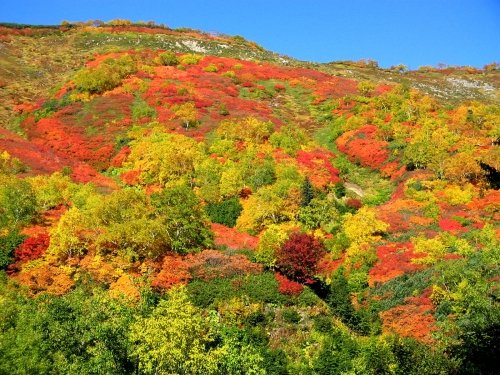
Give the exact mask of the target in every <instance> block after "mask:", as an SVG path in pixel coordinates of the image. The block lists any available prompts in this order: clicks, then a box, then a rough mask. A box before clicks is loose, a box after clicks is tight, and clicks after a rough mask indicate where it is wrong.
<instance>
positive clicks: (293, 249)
mask: <svg viewBox="0 0 500 375" xmlns="http://www.w3.org/2000/svg"><path fill="white" fill-rule="evenodd" d="M325 252H326V250H325V247H324V246H323V244H322V243H321V242H320V241H319V240H317V239H316V238H315V237H313V236H311V235H309V234H305V233H299V232H295V233H292V234H291V235H290V237H289V239H288V240H287V241H286V242H285V243H284V244H283V245H282V246H281V247H280V248H279V249H278V251H277V252H276V258H277V262H276V265H277V268H278V269H279V270H280V271H281V272H282V273H283V274H284V275H285V276H287V277H289V278H291V279H293V280H296V281H299V282H304V283H311V282H312V277H313V276H314V275H315V274H316V270H317V265H318V262H319V260H320V259H321V257H322V256H323V255H324V254H325Z"/></svg>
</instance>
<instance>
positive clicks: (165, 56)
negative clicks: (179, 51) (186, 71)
mask: <svg viewBox="0 0 500 375" xmlns="http://www.w3.org/2000/svg"><path fill="white" fill-rule="evenodd" d="M158 62H159V63H160V64H161V65H167V66H176V65H177V64H179V59H178V58H177V55H176V54H175V53H173V52H171V51H167V52H163V53H160V54H159V55H158Z"/></svg>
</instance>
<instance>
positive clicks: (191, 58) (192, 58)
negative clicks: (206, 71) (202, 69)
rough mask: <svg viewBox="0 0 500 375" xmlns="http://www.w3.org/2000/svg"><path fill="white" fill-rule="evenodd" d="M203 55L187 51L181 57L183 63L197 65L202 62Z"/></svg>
mask: <svg viewBox="0 0 500 375" xmlns="http://www.w3.org/2000/svg"><path fill="white" fill-rule="evenodd" d="M202 58H203V56H200V55H195V54H193V53H187V54H185V55H182V56H181V57H180V58H179V61H180V63H181V64H182V65H196V64H198V63H199V62H200V60H201V59H202Z"/></svg>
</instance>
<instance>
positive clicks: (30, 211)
mask: <svg viewBox="0 0 500 375" xmlns="http://www.w3.org/2000/svg"><path fill="white" fill-rule="evenodd" d="M36 215H37V202H36V195H35V192H34V191H33V188H32V187H31V185H30V184H29V183H28V182H27V181H26V180H23V179H20V178H18V177H16V176H5V175H0V229H1V228H16V227H18V226H20V225H22V224H27V223H30V222H31V221H32V220H33V219H35V217H36Z"/></svg>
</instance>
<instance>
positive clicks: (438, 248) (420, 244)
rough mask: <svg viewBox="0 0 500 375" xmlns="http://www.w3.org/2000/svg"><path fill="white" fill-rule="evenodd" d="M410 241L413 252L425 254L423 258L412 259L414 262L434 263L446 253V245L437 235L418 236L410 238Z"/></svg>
mask: <svg viewBox="0 0 500 375" xmlns="http://www.w3.org/2000/svg"><path fill="white" fill-rule="evenodd" d="M411 242H412V243H413V245H414V246H415V250H414V251H415V253H423V254H426V256H425V257H423V258H418V259H413V263H415V264H434V263H435V262H436V261H437V260H438V259H439V258H441V257H442V256H443V255H444V254H446V250H447V247H446V245H445V244H444V243H443V242H442V241H441V239H440V238H439V237H434V238H425V237H422V236H420V237H416V238H412V239H411Z"/></svg>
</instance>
